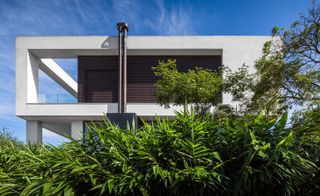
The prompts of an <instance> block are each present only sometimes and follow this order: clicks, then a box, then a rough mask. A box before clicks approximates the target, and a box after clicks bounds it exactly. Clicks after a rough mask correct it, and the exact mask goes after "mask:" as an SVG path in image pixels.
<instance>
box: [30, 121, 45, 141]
mask: <svg viewBox="0 0 320 196" xmlns="http://www.w3.org/2000/svg"><path fill="white" fill-rule="evenodd" d="M27 143H31V144H35V143H42V122H40V121H35V120H27Z"/></svg>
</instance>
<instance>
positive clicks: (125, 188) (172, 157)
mask: <svg viewBox="0 0 320 196" xmlns="http://www.w3.org/2000/svg"><path fill="white" fill-rule="evenodd" d="M176 115H177V118H176V119H174V120H160V119H158V120H157V121H156V122H155V123H154V124H147V123H145V124H144V126H143V127H142V128H141V129H139V130H131V129H129V128H128V129H127V130H120V129H119V128H117V127H115V126H113V125H112V124H110V122H108V120H105V121H104V122H103V123H100V124H93V125H92V126H90V128H89V130H88V132H87V134H86V139H85V140H84V141H81V142H79V141H74V140H73V141H71V142H70V143H65V144H64V145H62V146H61V147H54V146H41V145H39V146H20V145H16V144H15V143H12V144H11V145H10V146H7V145H6V146H4V147H3V146H1V147H0V195H18V194H21V195H289V194H305V193H308V194H312V193H316V191H318V190H317V187H316V186H310V184H306V183H305V182H312V184H313V185H315V184H316V183H319V179H317V178H319V177H318V176H316V175H315V174H316V172H319V167H318V166H319V165H318V166H317V165H316V164H315V163H314V162H312V161H311V158H310V157H311V156H313V155H314V154H313V153H317V152H315V151H313V150H314V149H315V148H313V147H312V146H310V145H309V144H308V141H309V140H308V137H307V136H306V137H305V138H304V139H303V140H301V138H300V137H297V134H298V133H297V132H295V131H293V130H292V129H290V128H286V121H287V114H284V115H283V116H282V117H281V118H280V119H278V120H277V119H267V118H266V117H265V116H263V115H259V116H258V117H257V118H255V119H252V120H251V121H249V120H248V119H241V118H239V119H237V120H226V122H225V123H224V125H221V124H217V123H216V121H214V120H213V119H212V118H211V116H206V117H205V118H203V117H202V116H201V117H200V116H198V115H196V114H195V113H194V112H193V111H192V110H191V111H184V112H182V113H177V114H176ZM304 128H305V129H308V127H304ZM316 145H318V146H319V141H318V143H317V144H316ZM315 180H318V181H317V182H315ZM307 185H308V186H307Z"/></svg>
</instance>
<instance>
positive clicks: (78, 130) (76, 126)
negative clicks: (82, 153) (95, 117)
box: [71, 121, 83, 140]
mask: <svg viewBox="0 0 320 196" xmlns="http://www.w3.org/2000/svg"><path fill="white" fill-rule="evenodd" d="M71 137H72V138H73V139H75V140H81V139H82V138H83V121H71Z"/></svg>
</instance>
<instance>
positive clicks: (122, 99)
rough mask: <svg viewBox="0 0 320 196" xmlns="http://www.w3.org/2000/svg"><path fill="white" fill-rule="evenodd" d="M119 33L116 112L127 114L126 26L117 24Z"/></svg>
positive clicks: (121, 23) (123, 23)
mask: <svg viewBox="0 0 320 196" xmlns="http://www.w3.org/2000/svg"><path fill="white" fill-rule="evenodd" d="M117 28H118V32H119V82H118V87H119V89H118V112H119V113H125V112H127V33H128V30H129V29H128V24H127V23H125V22H118V23H117Z"/></svg>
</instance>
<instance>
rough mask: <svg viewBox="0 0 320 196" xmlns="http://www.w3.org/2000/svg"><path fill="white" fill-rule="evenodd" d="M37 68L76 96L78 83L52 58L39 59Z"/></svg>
mask: <svg viewBox="0 0 320 196" xmlns="http://www.w3.org/2000/svg"><path fill="white" fill-rule="evenodd" d="M39 68H40V69H41V70H42V71H43V72H44V73H46V74H47V75H48V76H49V77H50V78H52V79H53V80H54V81H56V82H57V83H58V84H59V85H60V86H61V87H63V88H64V89H65V90H66V91H68V92H69V93H70V94H71V95H73V96H74V97H76V98H77V94H78V83H77V82H76V81H74V79H73V78H72V77H70V76H69V75H68V74H67V73H66V72H65V71H64V70H63V69H62V68H61V67H60V66H59V65H58V64H57V63H56V62H54V60H52V59H41V60H40V65H39Z"/></svg>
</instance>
